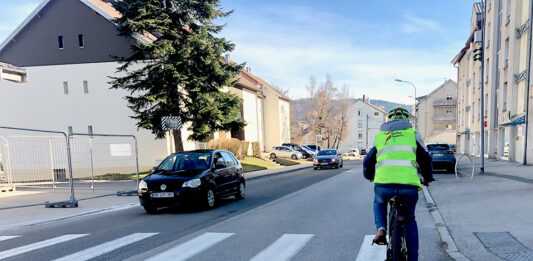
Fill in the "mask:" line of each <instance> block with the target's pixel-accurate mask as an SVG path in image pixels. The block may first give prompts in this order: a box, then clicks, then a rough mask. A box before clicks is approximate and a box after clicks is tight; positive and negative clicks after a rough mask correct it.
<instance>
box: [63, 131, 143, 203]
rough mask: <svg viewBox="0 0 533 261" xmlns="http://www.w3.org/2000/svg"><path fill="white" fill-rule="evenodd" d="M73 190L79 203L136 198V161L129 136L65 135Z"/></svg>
mask: <svg viewBox="0 0 533 261" xmlns="http://www.w3.org/2000/svg"><path fill="white" fill-rule="evenodd" d="M69 139H70V143H71V146H72V164H73V178H74V189H75V190H76V194H77V195H78V198H79V199H86V198H92V197H99V196H105V195H114V194H116V195H137V186H138V184H139V159H138V148H137V139H136V138H135V136H133V135H114V134H85V133H73V134H71V135H69Z"/></svg>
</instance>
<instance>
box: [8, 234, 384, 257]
mask: <svg viewBox="0 0 533 261" xmlns="http://www.w3.org/2000/svg"><path fill="white" fill-rule="evenodd" d="M158 234H159V233H158V232H154V233H133V234H129V235H126V236H123V237H119V238H117V239H113V240H111V241H107V242H103V243H101V244H98V245H96V246H92V247H89V248H86V249H83V250H81V251H78V252H74V253H71V254H69V255H66V256H63V257H60V258H57V259H55V260H56V261H66V260H90V259H93V258H97V257H100V256H103V255H105V254H108V253H111V252H113V251H115V250H118V249H120V248H123V247H125V246H128V245H131V244H133V243H136V242H140V241H142V240H147V239H149V238H151V237H153V236H156V235H158ZM234 235H235V233H214V232H205V233H203V234H200V235H198V236H196V237H194V238H192V239H189V240H187V241H185V242H183V243H179V244H177V245H176V246H172V247H170V248H169V249H166V250H164V251H162V252H160V253H158V254H156V255H154V256H152V257H150V258H148V259H147V260H150V261H159V260H178V261H179V260H189V259H191V258H193V257H194V256H196V255H198V254H200V253H202V252H204V251H208V250H209V249H210V248H212V247H213V246H215V245H217V244H219V243H221V242H223V241H225V240H228V239H230V238H232V236H234ZM87 236H90V234H67V235H62V236H58V237H54V238H50V239H46V240H42V241H39V242H35V243H31V244H28V245H23V246H19V247H15V248H12V249H8V250H4V251H0V260H3V259H6V258H12V257H17V256H22V255H24V254H28V253H30V252H32V251H35V250H40V249H45V248H47V247H57V246H60V244H62V243H66V242H69V241H74V240H77V239H80V238H83V237H87ZM314 237H315V235H313V234H283V235H282V236H280V237H279V238H278V239H276V240H275V241H274V242H272V244H270V245H269V246H268V247H266V248H265V249H263V250H261V251H260V252H259V253H257V254H256V255H255V256H253V257H252V258H251V259H250V261H267V260H269V261H270V260H280V261H283V260H291V259H292V258H293V257H294V256H296V255H297V254H298V253H299V252H300V251H301V250H302V249H303V248H304V247H305V246H306V245H307V244H308V243H309V242H310V241H311V240H312V239H313V238H314ZM373 237H374V236H373V235H366V236H365V237H364V240H363V243H362V245H361V248H360V250H359V253H358V255H357V257H354V259H355V260H356V261H362V260H365V261H372V260H380V261H381V260H384V259H385V258H384V256H385V251H386V249H385V248H384V247H382V246H371V242H372V238H373ZM15 238H20V236H17V235H13V236H0V247H1V246H2V241H7V240H11V239H15Z"/></svg>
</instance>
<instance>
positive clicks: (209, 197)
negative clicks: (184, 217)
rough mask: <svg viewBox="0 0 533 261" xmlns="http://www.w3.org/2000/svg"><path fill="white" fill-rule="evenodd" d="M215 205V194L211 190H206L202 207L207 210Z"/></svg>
mask: <svg viewBox="0 0 533 261" xmlns="http://www.w3.org/2000/svg"><path fill="white" fill-rule="evenodd" d="M215 204H216V194H215V190H213V188H208V189H207V191H206V192H205V194H204V206H205V207H206V208H207V209H212V208H214V207H215Z"/></svg>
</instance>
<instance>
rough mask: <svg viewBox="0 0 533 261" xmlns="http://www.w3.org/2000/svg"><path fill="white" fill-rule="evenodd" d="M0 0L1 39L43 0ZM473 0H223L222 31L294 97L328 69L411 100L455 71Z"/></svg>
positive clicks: (242, 57)
mask: <svg viewBox="0 0 533 261" xmlns="http://www.w3.org/2000/svg"><path fill="white" fill-rule="evenodd" d="M40 2H41V1H40V0H16V1H13V0H0V6H2V8H0V39H1V40H3V39H5V38H6V37H7V36H8V35H9V34H10V33H11V32H12V31H13V30H14V29H15V27H16V26H17V25H18V24H20V22H22V20H24V18H25V17H26V16H27V15H28V14H29V13H30V12H31V11H32V10H33V9H34V8H35V7H36V6H37V5H38V4H39V3H40ZM472 3H473V1H470V0H447V1H427V0H417V1H415V0H402V1H398V0H374V1H366V0H365V1H363V0H346V1H334V0H329V1H319V0H253V1H250V0H222V5H223V7H224V9H226V10H234V13H233V15H232V16H230V17H228V18H226V19H225V20H224V22H226V23H227V27H226V28H225V30H224V31H223V33H222V35H223V36H224V37H226V38H228V39H230V40H232V41H233V42H234V43H235V44H236V45H237V47H236V49H235V51H234V52H233V53H232V54H231V55H232V59H233V60H236V61H237V62H246V63H247V66H249V67H251V68H252V72H253V73H254V74H257V75H258V76H260V77H262V78H263V79H264V80H266V81H267V82H271V83H273V84H275V85H278V86H280V87H281V88H283V89H288V90H289V96H290V97H292V98H302V97H306V95H307V93H306V89H305V85H306V83H307V82H308V81H309V77H310V76H315V77H316V78H317V79H318V80H319V81H323V80H324V79H325V75H326V74H330V75H331V77H332V79H333V81H334V82H335V84H337V85H338V86H342V85H344V84H345V85H347V86H348V87H349V88H350V89H351V92H352V95H353V96H354V97H361V96H362V95H363V94H366V95H367V96H370V97H371V98H374V99H385V100H390V101H395V102H402V103H409V102H411V103H412V99H411V98H409V97H408V96H409V95H413V90H412V88H411V87H410V86H408V85H405V84H401V83H397V82H395V81H394V79H396V78H400V79H403V80H408V81H411V82H413V83H414V84H415V85H416V86H417V95H419V96H421V95H424V94H427V93H429V92H430V91H431V90H433V89H434V88H436V87H438V86H439V85H440V84H442V83H443V82H444V79H445V78H446V79H453V80H455V79H456V75H457V71H456V69H455V68H454V67H453V65H452V64H451V63H450V61H451V60H452V58H453V57H454V56H455V55H456V54H457V52H458V51H459V50H461V48H462V47H464V44H465V41H466V39H467V37H468V33H469V32H468V31H469V22H470V16H471V12H472Z"/></svg>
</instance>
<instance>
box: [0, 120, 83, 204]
mask: <svg viewBox="0 0 533 261" xmlns="http://www.w3.org/2000/svg"><path fill="white" fill-rule="evenodd" d="M67 137H68V136H67V134H66V133H64V132H61V131H48V130H37V129H26V128H15V127H6V126H0V165H1V168H0V171H1V172H2V173H1V174H2V175H0V178H1V179H0V187H1V188H2V189H1V190H0V209H5V208H13V207H22V206H35V205H42V204H43V202H44V205H45V206H47V207H77V206H78V201H77V200H76V197H75V195H74V189H73V179H72V168H71V167H72V164H71V157H70V145H69V140H68V138H67Z"/></svg>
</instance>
